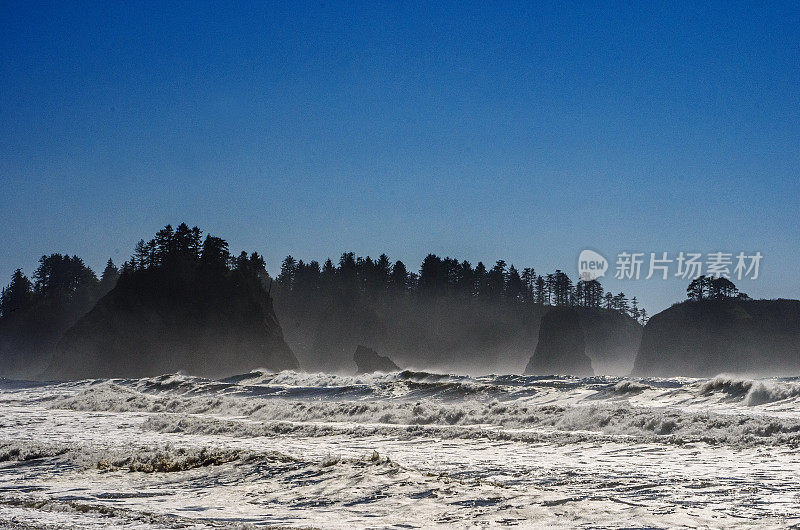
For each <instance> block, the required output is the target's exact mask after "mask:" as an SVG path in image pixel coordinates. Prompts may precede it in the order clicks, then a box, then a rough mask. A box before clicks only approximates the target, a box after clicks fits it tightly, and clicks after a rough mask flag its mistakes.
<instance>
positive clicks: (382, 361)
mask: <svg viewBox="0 0 800 530" xmlns="http://www.w3.org/2000/svg"><path fill="white" fill-rule="evenodd" d="M353 360H354V361H355V363H356V365H357V366H358V370H357V371H356V375H358V374H369V373H372V372H397V371H399V370H400V367H399V366H397V365H396V364H394V362H393V361H392V360H391V359H390V358H388V357H386V356H385V355H378V352H376V351H375V350H373V349H371V348H367V347H366V346H362V345H360V344H359V345H358V346H357V347H356V351H355V353H354V354H353Z"/></svg>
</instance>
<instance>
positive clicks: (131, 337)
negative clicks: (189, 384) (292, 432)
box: [45, 269, 298, 379]
mask: <svg viewBox="0 0 800 530" xmlns="http://www.w3.org/2000/svg"><path fill="white" fill-rule="evenodd" d="M297 366H298V364H297V360H296V359H295V357H294V354H293V353H292V351H291V350H290V349H289V347H288V346H287V345H286V343H285V342H284V340H283V333H282V331H281V327H280V325H279V323H278V320H277V318H276V317H275V313H274V311H273V308H272V300H271V298H270V297H269V295H268V294H267V293H266V292H265V291H264V289H263V287H262V285H261V284H260V282H258V281H256V280H255V279H253V278H250V277H248V276H246V275H244V274H241V273H239V272H238V271H231V272H228V273H226V274H224V275H215V276H203V275H202V274H200V273H192V274H174V273H171V272H169V271H167V270H164V269H150V270H141V271H135V272H133V273H131V274H129V275H127V276H123V277H122V278H121V279H120V281H119V283H118V284H117V286H116V287H115V288H114V289H113V290H111V292H109V293H108V294H107V295H106V296H104V297H103V298H102V299H101V300H100V301H99V302H98V303H97V305H96V306H95V307H94V308H93V309H92V310H91V311H90V312H89V313H87V314H86V315H85V316H83V317H82V318H81V319H80V320H78V322H77V323H76V324H75V325H74V326H72V327H71V328H70V329H69V330H67V332H66V333H65V334H64V336H63V337H62V339H61V340H60V341H59V343H58V345H57V346H56V352H55V354H54V358H53V363H52V365H51V366H50V368H49V369H48V370H47V372H46V374H45V375H47V376H49V377H52V378H58V379H76V378H96V377H144V376H152V375H158V374H163V373H171V372H176V371H180V370H184V371H186V372H188V373H191V374H193V375H201V376H212V377H213V376H222V375H231V374H237V373H244V372H247V371H249V370H252V369H254V368H259V367H261V368H267V369H269V370H282V369H293V368H297Z"/></svg>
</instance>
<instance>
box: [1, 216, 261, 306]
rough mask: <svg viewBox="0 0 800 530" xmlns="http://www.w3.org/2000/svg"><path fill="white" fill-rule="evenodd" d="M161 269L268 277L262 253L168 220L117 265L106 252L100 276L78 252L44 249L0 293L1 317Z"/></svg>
mask: <svg viewBox="0 0 800 530" xmlns="http://www.w3.org/2000/svg"><path fill="white" fill-rule="evenodd" d="M154 269H164V270H165V271H167V272H168V273H169V274H172V275H180V276H184V277H187V276H188V277H193V278H194V277H198V275H202V277H203V278H206V279H207V278H213V277H214V276H219V275H227V274H231V273H234V272H235V273H241V274H243V275H244V276H245V277H247V278H251V279H254V280H257V281H258V282H260V283H261V284H262V285H263V283H264V282H266V281H268V280H269V276H268V275H267V271H266V267H265V262H264V258H263V257H262V256H261V255H260V254H258V253H257V252H253V253H251V254H249V255H248V254H247V253H246V252H242V253H241V254H239V255H238V256H233V255H231V253H230V251H229V248H228V242H227V241H225V240H224V239H222V238H219V237H214V236H212V235H206V237H205V238H203V232H202V231H201V230H200V229H199V228H198V227H196V226H195V227H193V228H189V226H188V225H187V224H186V223H181V224H180V225H178V226H177V227H176V228H174V229H173V227H172V225H166V226H165V227H164V228H162V229H161V230H159V231H158V232H157V233H156V234H155V237H153V238H152V239H150V240H149V241H147V242H145V241H144V240H140V241H139V242H138V243H137V244H136V247H135V248H134V252H133V255H132V256H131V257H130V259H128V260H127V261H125V262H124V263H123V265H122V267H121V268H119V269H118V268H117V266H116V265H115V264H114V262H113V261H112V260H111V259H110V258H109V260H108V262H107V263H106V267H105V269H104V270H103V273H102V275H101V276H100V278H99V279H98V277H97V275H96V274H95V273H94V271H93V270H92V269H91V268H90V267H88V266H87V265H86V264H85V263H84V261H83V260H82V259H81V258H80V257H78V256H74V255H73V256H69V255H62V254H50V255H44V256H42V257H41V258H40V259H39V265H38V267H37V268H36V270H35V271H34V273H33V276H32V279H31V278H28V277H27V276H26V275H25V274H24V273H23V272H22V269H16V270H15V271H14V273H13V274H12V276H11V282H10V283H9V285H8V286H7V287H5V288H3V290H2V293H1V294H0V318H3V317H7V316H10V315H12V314H14V313H15V312H17V311H20V310H25V309H28V308H30V307H33V306H39V307H41V306H45V305H46V306H48V307H50V308H51V309H52V311H58V310H59V309H58V308H59V307H61V308H63V307H65V306H68V305H80V306H84V307H87V306H89V307H90V306H91V304H93V303H94V302H95V301H96V300H98V299H99V298H101V297H102V296H104V295H105V294H106V293H108V292H109V291H110V290H111V289H113V288H114V286H115V285H116V284H117V282H118V281H121V280H124V279H125V278H126V277H128V276H130V275H133V274H136V273H137V272H141V271H149V270H154Z"/></svg>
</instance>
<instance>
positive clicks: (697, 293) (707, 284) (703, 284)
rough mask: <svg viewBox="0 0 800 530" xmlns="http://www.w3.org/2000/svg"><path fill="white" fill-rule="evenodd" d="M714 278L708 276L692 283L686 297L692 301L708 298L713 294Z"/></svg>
mask: <svg viewBox="0 0 800 530" xmlns="http://www.w3.org/2000/svg"><path fill="white" fill-rule="evenodd" d="M711 281H712V278H709V277H708V276H698V277H697V278H695V279H694V280H692V281H691V283H690V284H689V287H687V288H686V296H688V297H689V298H690V299H691V300H703V299H704V298H708V296H709V294H710V292H711Z"/></svg>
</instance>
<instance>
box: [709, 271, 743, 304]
mask: <svg viewBox="0 0 800 530" xmlns="http://www.w3.org/2000/svg"><path fill="white" fill-rule="evenodd" d="M708 287H709V292H708V296H709V298H714V299H717V300H720V299H723V298H736V297H737V296H739V289H737V288H736V286H735V285H734V284H733V282H732V281H730V280H729V279H728V278H724V277H722V276H720V277H719V278H713V279H711V281H710V282H709V286H708Z"/></svg>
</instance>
